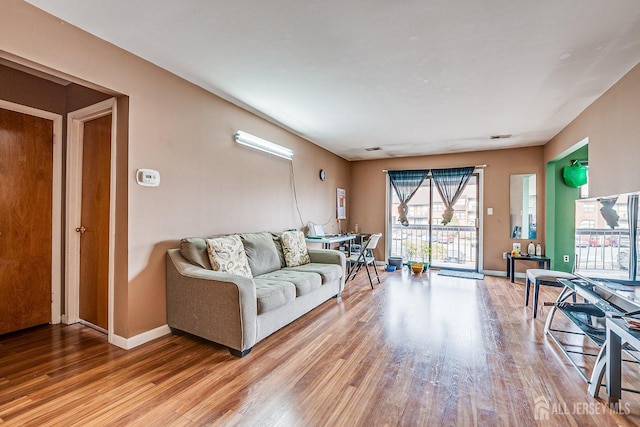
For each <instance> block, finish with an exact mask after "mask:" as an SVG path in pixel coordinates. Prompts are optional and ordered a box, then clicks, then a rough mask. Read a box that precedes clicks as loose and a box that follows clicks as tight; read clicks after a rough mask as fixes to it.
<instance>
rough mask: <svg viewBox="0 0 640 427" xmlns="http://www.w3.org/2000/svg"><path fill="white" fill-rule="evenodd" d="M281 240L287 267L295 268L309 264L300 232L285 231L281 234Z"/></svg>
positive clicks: (302, 235) (309, 260)
mask: <svg viewBox="0 0 640 427" xmlns="http://www.w3.org/2000/svg"><path fill="white" fill-rule="evenodd" d="M281 239H282V249H283V250H284V260H285V262H286V263H287V267H296V266H298V265H303V264H308V263H310V262H311V258H309V252H308V251H307V244H306V242H305V241H304V234H303V233H302V231H285V232H283V233H282V237H281Z"/></svg>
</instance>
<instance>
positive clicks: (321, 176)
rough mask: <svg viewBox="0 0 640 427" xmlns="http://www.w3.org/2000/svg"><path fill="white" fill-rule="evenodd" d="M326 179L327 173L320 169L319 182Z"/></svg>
mask: <svg viewBox="0 0 640 427" xmlns="http://www.w3.org/2000/svg"><path fill="white" fill-rule="evenodd" d="M325 179H327V172H326V171H325V170H324V169H320V181H324V180H325Z"/></svg>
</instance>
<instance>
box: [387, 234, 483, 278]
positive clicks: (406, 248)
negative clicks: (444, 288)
mask: <svg viewBox="0 0 640 427" xmlns="http://www.w3.org/2000/svg"><path fill="white" fill-rule="evenodd" d="M427 248H431V251H430V253H429V250H428V249H427ZM477 252H478V250H477V233H476V228H475V227H473V226H461V225H455V226H441V225H437V226H431V227H429V225H409V226H408V227H403V226H401V225H395V224H394V225H393V226H392V229H391V247H390V256H393V257H401V258H402V259H403V262H407V261H422V262H427V261H429V262H430V263H431V265H433V266H436V267H438V266H448V267H456V268H465V269H467V268H468V269H475V268H476V259H477Z"/></svg>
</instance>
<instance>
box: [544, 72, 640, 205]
mask: <svg viewBox="0 0 640 427" xmlns="http://www.w3.org/2000/svg"><path fill="white" fill-rule="evenodd" d="M639 111H640V65H636V66H635V67H634V68H633V69H632V70H631V71H629V72H628V73H627V74H626V75H625V76H624V77H622V78H621V79H620V80H619V81H618V82H617V83H616V84H615V85H613V86H612V87H611V88H610V89H609V90H608V91H607V92H605V93H604V94H603V95H602V96H601V97H600V98H598V99H597V100H596V101H595V102H593V104H591V105H590V106H589V107H588V108H587V109H586V110H585V111H583V112H582V113H581V114H580V115H579V116H578V117H577V118H576V119H575V120H574V121H573V122H571V123H570V124H569V125H568V126H567V127H566V128H564V129H563V130H562V131H561V132H560V133H559V134H558V135H556V137H555V138H553V139H552V140H551V141H549V143H547V145H546V146H545V155H544V157H545V162H548V161H551V160H554V159H557V158H559V157H562V156H564V155H566V154H567V152H569V151H573V148H574V147H575V146H576V144H578V143H579V142H580V141H582V140H583V139H584V138H589V192H590V193H591V195H592V196H605V195H609V194H616V193H624V192H630V191H638V190H640V167H638V165H639V164H640V120H639V114H638V112H639Z"/></svg>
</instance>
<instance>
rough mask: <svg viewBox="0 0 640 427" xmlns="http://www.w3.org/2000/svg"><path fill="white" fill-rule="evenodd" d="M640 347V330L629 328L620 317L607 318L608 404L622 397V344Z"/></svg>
mask: <svg viewBox="0 0 640 427" xmlns="http://www.w3.org/2000/svg"><path fill="white" fill-rule="evenodd" d="M624 343H629V345H631V346H632V347H634V348H640V332H638V331H632V330H629V328H627V327H626V326H625V324H624V320H622V319H607V342H606V344H605V345H606V350H605V351H606V353H607V358H606V359H607V361H606V363H607V395H608V396H609V404H612V403H617V402H618V401H619V400H620V398H621V397H622V345H623V344H624Z"/></svg>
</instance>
